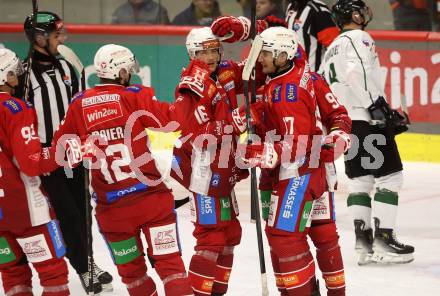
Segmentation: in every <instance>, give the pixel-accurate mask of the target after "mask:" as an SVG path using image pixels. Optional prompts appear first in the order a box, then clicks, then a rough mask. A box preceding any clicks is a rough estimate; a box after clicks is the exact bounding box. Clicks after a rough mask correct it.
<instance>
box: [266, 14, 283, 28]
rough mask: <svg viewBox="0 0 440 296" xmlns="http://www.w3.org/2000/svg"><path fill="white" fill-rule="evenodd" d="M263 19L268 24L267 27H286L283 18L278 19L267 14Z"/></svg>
mask: <svg viewBox="0 0 440 296" xmlns="http://www.w3.org/2000/svg"><path fill="white" fill-rule="evenodd" d="M264 21H265V22H266V23H267V24H268V26H269V28H271V27H284V28H287V22H286V21H285V20H283V19H280V18H278V17H276V16H274V15H268V16H266V17H265V18H264Z"/></svg>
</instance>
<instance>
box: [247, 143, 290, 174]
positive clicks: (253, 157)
mask: <svg viewBox="0 0 440 296" xmlns="http://www.w3.org/2000/svg"><path fill="white" fill-rule="evenodd" d="M281 151H282V148H281V145H280V144H278V143H275V144H274V143H270V142H265V143H262V144H261V143H260V144H250V145H247V146H246V155H245V158H244V159H243V160H244V161H245V163H247V164H249V165H250V166H251V167H260V168H267V169H272V168H274V167H276V166H277V165H278V164H279V163H280V160H281Z"/></svg>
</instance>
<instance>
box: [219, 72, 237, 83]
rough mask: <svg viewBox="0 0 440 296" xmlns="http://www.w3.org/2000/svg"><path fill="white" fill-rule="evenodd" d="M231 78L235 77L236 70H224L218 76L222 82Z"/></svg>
mask: <svg viewBox="0 0 440 296" xmlns="http://www.w3.org/2000/svg"><path fill="white" fill-rule="evenodd" d="M231 79H234V71H232V70H226V71H223V72H222V73H220V75H219V76H218V80H219V81H220V82H226V81H228V80H231Z"/></svg>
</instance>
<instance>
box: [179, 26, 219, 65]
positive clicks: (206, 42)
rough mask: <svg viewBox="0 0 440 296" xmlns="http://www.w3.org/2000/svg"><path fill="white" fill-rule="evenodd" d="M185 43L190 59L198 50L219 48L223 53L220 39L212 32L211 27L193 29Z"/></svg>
mask: <svg viewBox="0 0 440 296" xmlns="http://www.w3.org/2000/svg"><path fill="white" fill-rule="evenodd" d="M185 44H186V50H187V51H188V55H189V57H190V59H194V58H195V56H196V53H197V52H198V51H200V50H206V49H210V48H214V49H216V48H218V49H219V52H220V53H221V43H220V40H219V39H218V38H217V36H215V35H214V34H213V33H212V31H211V28H209V27H203V28H195V29H192V30H191V31H190V32H189V34H188V36H186V43H185Z"/></svg>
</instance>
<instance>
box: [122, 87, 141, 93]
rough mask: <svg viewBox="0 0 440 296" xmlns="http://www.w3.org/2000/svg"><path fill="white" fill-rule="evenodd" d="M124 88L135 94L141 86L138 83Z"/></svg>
mask: <svg viewBox="0 0 440 296" xmlns="http://www.w3.org/2000/svg"><path fill="white" fill-rule="evenodd" d="M125 89H126V90H128V91H131V92H134V93H136V94H137V93H138V92H140V91H141V90H142V88H141V87H140V86H138V85H130V86H128V87H126V88H125Z"/></svg>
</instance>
